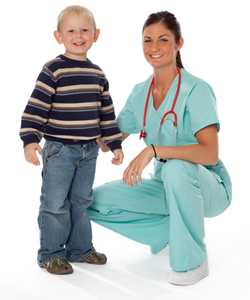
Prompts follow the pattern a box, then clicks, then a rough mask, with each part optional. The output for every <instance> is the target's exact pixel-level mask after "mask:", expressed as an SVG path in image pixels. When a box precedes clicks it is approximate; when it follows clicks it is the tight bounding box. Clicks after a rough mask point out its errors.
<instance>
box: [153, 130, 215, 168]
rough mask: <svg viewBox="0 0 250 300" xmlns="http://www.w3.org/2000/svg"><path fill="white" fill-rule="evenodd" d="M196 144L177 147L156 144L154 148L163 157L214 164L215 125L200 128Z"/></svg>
mask: <svg viewBox="0 0 250 300" xmlns="http://www.w3.org/2000/svg"><path fill="white" fill-rule="evenodd" d="M196 139H197V141H198V144H194V145H185V146H178V147H168V146H157V145H155V150H156V152H157V154H158V156H159V157H160V158H163V159H171V158H175V159H183V160H187V161H191V162H193V163H196V164H203V165H214V164H216V162H217V161H218V134H217V128H216V126H215V125H211V126H208V127H206V128H203V129H201V130H200V131H198V132H197V134H196Z"/></svg>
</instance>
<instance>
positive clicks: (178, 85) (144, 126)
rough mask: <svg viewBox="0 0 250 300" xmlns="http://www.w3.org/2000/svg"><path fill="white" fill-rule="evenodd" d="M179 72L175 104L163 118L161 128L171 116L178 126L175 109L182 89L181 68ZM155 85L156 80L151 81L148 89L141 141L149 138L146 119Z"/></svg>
mask: <svg viewBox="0 0 250 300" xmlns="http://www.w3.org/2000/svg"><path fill="white" fill-rule="evenodd" d="M177 72H178V84H177V89H176V92H175V96H174V100H173V103H172V107H171V109H170V110H168V111H166V112H165V113H164V115H163V116H162V119H161V126H162V125H163V123H164V121H165V118H166V117H167V116H168V115H170V114H172V115H173V116H174V126H175V127H176V126H177V115H176V113H175V111H174V109H175V105H176V102H177V98H178V96H179V92H180V87H181V71H180V69H179V68H177ZM153 85H154V78H153V79H152V80H151V83H150V86H149V89H148V94H147V98H146V102H145V106H144V115H143V129H142V130H141V132H140V139H141V138H143V139H145V138H146V136H147V133H146V131H145V129H146V119H147V110H148V102H149V98H150V94H151V91H152V88H153Z"/></svg>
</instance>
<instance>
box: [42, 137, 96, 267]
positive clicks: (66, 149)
mask: <svg viewBox="0 0 250 300" xmlns="http://www.w3.org/2000/svg"><path fill="white" fill-rule="evenodd" d="M98 149H99V147H98V145H97V144H96V142H94V141H92V142H90V143H88V144H85V145H67V144H62V143H60V142H54V141H46V142H45V146H44V149H43V171H42V179H43V182H42V191H41V204H40V210H39V216H38V224H39V228H40V249H39V251H38V264H39V265H40V266H43V265H44V264H45V263H46V262H47V261H48V260H49V259H50V258H51V257H54V256H60V257H65V258H67V259H68V260H71V261H77V260H79V259H80V256H82V255H84V254H87V253H89V252H90V251H92V249H93V246H92V231H91V224H90V220H89V217H88V214H87V207H88V206H90V205H91V203H92V201H93V193H92V185H93V181H94V176H95V168H96V158H97V155H98Z"/></svg>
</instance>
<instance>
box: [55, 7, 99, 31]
mask: <svg viewBox="0 0 250 300" xmlns="http://www.w3.org/2000/svg"><path fill="white" fill-rule="evenodd" d="M70 14H76V15H85V16H87V17H89V18H90V19H91V21H92V23H93V26H94V29H96V23H95V18H94V15H93V14H92V12H91V11H90V10H89V9H88V8H86V7H84V6H80V5H71V6H67V7H66V8H64V9H63V10H62V11H61V12H60V14H59V16H58V19H57V30H58V31H60V28H61V25H62V23H63V19H64V18H65V17H66V16H68V15H70Z"/></svg>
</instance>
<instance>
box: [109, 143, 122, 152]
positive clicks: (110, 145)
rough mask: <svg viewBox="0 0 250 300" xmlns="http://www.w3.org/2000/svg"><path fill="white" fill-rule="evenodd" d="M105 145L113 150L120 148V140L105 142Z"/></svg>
mask: <svg viewBox="0 0 250 300" xmlns="http://www.w3.org/2000/svg"><path fill="white" fill-rule="evenodd" d="M107 146H108V147H109V148H110V150H111V151H114V150H116V149H122V142H121V141H112V142H110V143H108V144H107Z"/></svg>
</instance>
